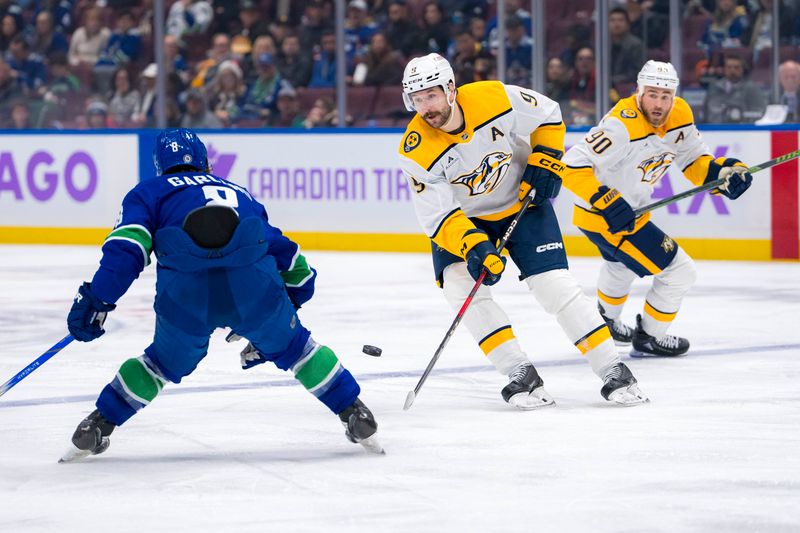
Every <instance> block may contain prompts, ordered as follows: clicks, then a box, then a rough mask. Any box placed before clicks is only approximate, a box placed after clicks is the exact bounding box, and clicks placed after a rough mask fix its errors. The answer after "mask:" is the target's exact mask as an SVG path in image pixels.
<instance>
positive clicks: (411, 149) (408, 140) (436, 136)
mask: <svg viewBox="0 0 800 533" xmlns="http://www.w3.org/2000/svg"><path fill="white" fill-rule="evenodd" d="M450 137H451V136H450V135H447V134H446V133H444V132H442V131H440V130H438V129H435V128H432V127H430V126H428V123H427V122H425V121H424V120H423V119H422V117H420V116H419V114H417V115H414V118H412V119H411V122H409V124H408V127H407V128H406V131H405V133H404V134H403V140H402V141H401V142H400V147H399V149H398V152H399V153H400V155H401V156H403V157H406V158H408V159H410V160H412V161H414V162H415V163H417V164H418V165H419V166H421V167H422V168H424V169H425V170H430V169H431V167H433V164H434V163H435V162H436V161H437V160H438V159H439V158H440V157H441V155H442V154H443V153H444V152H445V151H447V150H448V149H449V148H450V147H451V146H452V145H453V144H455V143H454V141H453V140H452V139H451V138H450Z"/></svg>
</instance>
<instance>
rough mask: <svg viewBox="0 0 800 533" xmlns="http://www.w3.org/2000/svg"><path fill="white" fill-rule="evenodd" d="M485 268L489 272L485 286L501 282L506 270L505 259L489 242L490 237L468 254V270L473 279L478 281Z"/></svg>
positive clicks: (471, 249)
mask: <svg viewBox="0 0 800 533" xmlns="http://www.w3.org/2000/svg"><path fill="white" fill-rule="evenodd" d="M473 231H480V230H473ZM481 233H483V232H481ZM484 268H485V269H486V270H487V274H486V277H485V278H483V284H484V285H494V284H495V283H497V282H498V281H500V276H501V275H502V273H503V270H505V268H506V259H505V257H501V256H500V252H498V251H497V248H495V246H494V245H493V244H492V243H490V242H489V240H488V236H487V240H485V241H481V242H479V243H478V244H476V245H475V246H473V247H472V248H470V250H469V251H468V252H467V270H468V271H469V275H470V276H472V279H474V280H475V281H478V278H479V277H480V276H481V272H483V269H484Z"/></svg>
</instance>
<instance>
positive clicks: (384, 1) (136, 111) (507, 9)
mask: <svg viewBox="0 0 800 533" xmlns="http://www.w3.org/2000/svg"><path fill="white" fill-rule="evenodd" d="M430 52H437V53H440V54H442V55H444V56H445V57H447V58H448V59H449V60H450V61H451V63H452V65H453V67H454V70H455V73H456V78H457V80H456V82H457V84H458V85H461V84H465V83H470V82H473V81H479V80H487V79H500V80H503V81H505V82H506V83H513V84H518V85H522V86H525V87H529V88H533V89H536V90H538V91H540V92H542V93H544V94H546V95H548V96H549V97H551V98H553V99H555V100H557V101H558V102H559V103H560V104H561V108H562V111H563V113H564V117H565V120H566V122H567V124H568V125H572V126H588V125H592V124H594V123H595V122H596V121H597V119H598V116H602V114H603V113H605V112H606V111H607V110H608V109H609V108H610V107H611V106H612V105H613V104H614V102H616V101H617V100H618V99H619V98H622V97H625V96H628V95H629V94H631V93H632V92H633V91H635V88H636V74H637V72H638V71H639V69H640V68H641V66H642V64H643V63H644V62H645V61H646V60H648V59H657V60H662V61H672V63H673V64H675V66H676V68H677V69H678V72H679V73H680V75H681V88H680V94H681V95H682V96H683V97H684V98H685V99H686V100H687V101H688V102H689V103H690V104H691V106H692V108H693V109H694V112H695V118H696V120H697V122H701V123H723V124H753V123H759V124H761V123H763V124H780V123H794V124H796V123H798V122H800V108H799V107H798V92H799V91H800V64H799V63H798V62H800V0H439V1H436V0H349V1H348V0H214V1H210V0H177V1H175V0H143V1H132V0H0V53H1V54H2V59H0V127H2V128H3V129H6V130H35V129H47V130H54V129H55V130H58V129H80V130H97V129H107V128H114V129H129V128H156V127H166V126H184V127H191V128H234V129H253V128H297V129H314V128H331V127H362V128H363V127H367V128H376V127H384V128H393V127H394V128H396V127H404V126H405V123H406V122H407V120H408V119H409V118H410V114H409V113H408V112H407V111H406V110H405V108H404V106H403V102H402V97H401V86H400V83H401V80H402V73H403V67H404V65H405V63H406V61H407V60H408V59H410V58H412V57H415V56H418V55H424V54H427V53H430Z"/></svg>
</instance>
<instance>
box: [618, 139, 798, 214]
mask: <svg viewBox="0 0 800 533" xmlns="http://www.w3.org/2000/svg"><path fill="white" fill-rule="evenodd" d="M798 157H800V150H795V151H794V152H789V153H788V154H783V155H782V156H780V157H776V158H775V159H771V160H769V161H767V162H766V163H761V164H760V165H756V166H754V167H750V168H748V169H747V171H748V172H750V174H755V173H756V172H759V171H761V170H764V169H767V168H769V167H774V166H775V165H780V164H782V163H786V162H787V161H791V160H792V159H796V158H798ZM724 183H725V180H724V179H722V178H720V179H716V180H714V181H709V182H708V183H704V184H703V185H700V186H699V187H695V188H694V189H689V190H688V191H684V192H682V193H678V194H676V195H675V196H670V197H669V198H664V199H662V200H659V201H658V202H653V203H652V204H650V205H646V206H644V207H640V208H639V209H637V210H635V211H634V213H635V214H636V216H637V217H639V216H641V215H644V214H645V213H649V212H650V211H652V210H653V209H658V208H659V207H664V206H665V205H669V204H672V203H675V202H677V201H679V200H683V199H684V198H688V197H689V196H694V195H695V194H697V193H701V192H703V191H707V190H709V189H715V188H717V187H719V186H720V185H722V184H724Z"/></svg>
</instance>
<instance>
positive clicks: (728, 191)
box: [706, 157, 753, 200]
mask: <svg viewBox="0 0 800 533" xmlns="http://www.w3.org/2000/svg"><path fill="white" fill-rule="evenodd" d="M718 178H722V179H724V180H725V183H723V184H722V185H720V186H719V187H717V189H716V191H719V194H722V195H723V196H726V197H727V198H730V199H731V200H736V199H737V198H739V197H740V196H741V195H742V194H744V191H746V190H747V189H749V188H750V185H752V183H753V175H752V174H750V172H749V171H748V169H747V165H745V164H744V163H742V162H741V161H739V160H738V159H734V158H733V157H726V158H723V157H718V158H717V159H715V160H714V161H712V162H711V163H710V164H709V166H708V176H706V182H709V181H714V180H716V179H718Z"/></svg>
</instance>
